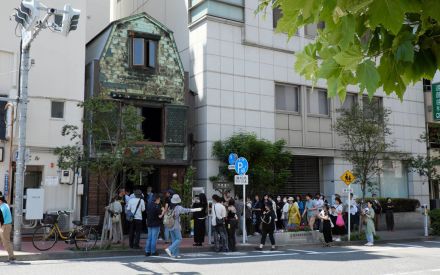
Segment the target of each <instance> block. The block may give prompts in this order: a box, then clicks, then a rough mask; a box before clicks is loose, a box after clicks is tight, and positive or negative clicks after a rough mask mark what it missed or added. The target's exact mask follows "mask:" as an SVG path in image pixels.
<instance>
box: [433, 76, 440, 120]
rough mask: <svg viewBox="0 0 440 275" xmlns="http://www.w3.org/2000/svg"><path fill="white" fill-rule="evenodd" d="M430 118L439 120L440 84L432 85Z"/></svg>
mask: <svg viewBox="0 0 440 275" xmlns="http://www.w3.org/2000/svg"><path fill="white" fill-rule="evenodd" d="M432 118H433V119H434V120H436V121H439V120H440V83H434V84H432Z"/></svg>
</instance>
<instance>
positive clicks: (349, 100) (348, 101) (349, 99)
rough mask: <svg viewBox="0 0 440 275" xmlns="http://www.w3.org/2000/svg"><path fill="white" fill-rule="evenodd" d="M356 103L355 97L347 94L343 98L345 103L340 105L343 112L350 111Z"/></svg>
mask: <svg viewBox="0 0 440 275" xmlns="http://www.w3.org/2000/svg"><path fill="white" fill-rule="evenodd" d="M356 103H357V95H355V94H350V93H347V95H346V96H345V101H344V103H343V104H342V109H343V110H350V109H351V108H352V107H353V106H354V105H356Z"/></svg>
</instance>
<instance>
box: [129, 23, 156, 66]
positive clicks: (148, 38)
mask: <svg viewBox="0 0 440 275" xmlns="http://www.w3.org/2000/svg"><path fill="white" fill-rule="evenodd" d="M128 36H129V39H128V40H129V43H128V48H129V51H128V52H129V55H128V59H129V66H130V68H131V69H135V70H142V71H147V72H150V73H156V72H157V71H158V69H159V64H158V60H159V42H160V38H161V37H160V36H159V35H155V34H149V33H140V32H134V31H129V32H128ZM134 39H143V40H144V53H143V54H144V56H143V59H144V60H143V61H144V64H143V65H136V64H133V61H134V60H133V58H134ZM149 43H154V44H155V47H154V48H155V58H154V64H155V66H154V67H150V46H149Z"/></svg>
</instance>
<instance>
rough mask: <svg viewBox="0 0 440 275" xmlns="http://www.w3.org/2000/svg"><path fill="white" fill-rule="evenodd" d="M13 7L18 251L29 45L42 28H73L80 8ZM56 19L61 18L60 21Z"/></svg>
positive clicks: (27, 0)
mask: <svg viewBox="0 0 440 275" xmlns="http://www.w3.org/2000/svg"><path fill="white" fill-rule="evenodd" d="M15 10H16V13H15V14H14V19H15V21H16V22H17V24H19V25H20V26H21V57H20V58H21V62H20V63H21V66H20V91H19V96H18V113H19V116H18V123H19V124H18V157H17V170H16V173H15V195H14V250H21V225H22V222H23V192H24V190H23V188H24V171H25V155H26V153H25V152H26V121H27V117H26V116H27V103H28V77H29V69H30V66H29V58H30V57H29V53H30V47H31V43H32V41H33V40H34V39H35V38H36V37H37V35H38V33H39V32H40V31H41V30H42V29H46V28H50V29H51V30H52V31H54V32H58V33H61V34H64V35H67V34H68V33H69V32H70V31H72V30H76V28H77V25H78V20H79V16H80V11H79V10H76V9H72V8H71V7H70V5H65V6H64V10H57V9H54V8H48V7H46V6H45V5H44V4H43V3H41V2H40V1H39V0H23V1H22V2H21V4H20V7H19V8H17V9H15ZM41 11H45V14H44V17H43V18H42V19H40V12H41ZM52 16H54V17H55V20H54V22H52V23H50V24H49V23H48V21H49V18H51V17H52ZM57 18H62V20H61V22H60V21H59V20H57ZM11 142H13V141H12V140H11Z"/></svg>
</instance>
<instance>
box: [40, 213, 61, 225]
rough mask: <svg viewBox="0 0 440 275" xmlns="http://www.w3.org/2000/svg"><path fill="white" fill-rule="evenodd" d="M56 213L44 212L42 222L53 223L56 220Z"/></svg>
mask: <svg viewBox="0 0 440 275" xmlns="http://www.w3.org/2000/svg"><path fill="white" fill-rule="evenodd" d="M57 218H58V215H56V214H44V215H43V223H44V224H55V223H56V221H57Z"/></svg>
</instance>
